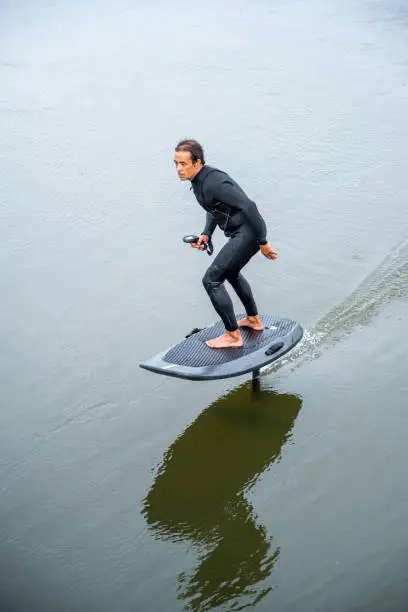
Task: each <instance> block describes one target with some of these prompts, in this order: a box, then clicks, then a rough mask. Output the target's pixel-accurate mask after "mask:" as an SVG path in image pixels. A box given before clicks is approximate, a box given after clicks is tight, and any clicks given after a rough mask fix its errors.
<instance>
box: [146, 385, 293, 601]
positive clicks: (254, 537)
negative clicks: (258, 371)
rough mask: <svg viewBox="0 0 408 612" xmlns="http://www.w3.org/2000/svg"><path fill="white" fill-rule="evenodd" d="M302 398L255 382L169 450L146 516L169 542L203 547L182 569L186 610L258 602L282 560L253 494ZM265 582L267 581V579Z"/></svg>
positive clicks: (236, 392) (287, 436) (202, 417)
mask: <svg viewBox="0 0 408 612" xmlns="http://www.w3.org/2000/svg"><path fill="white" fill-rule="evenodd" d="M300 407H301V400H300V398H299V397H297V396H295V395H284V394H278V393H276V392H275V391H273V390H268V389H262V390H260V391H258V392H257V393H256V395H254V396H252V395H251V393H249V392H248V387H244V388H242V387H241V388H238V389H236V390H234V391H233V392H232V393H230V394H229V395H227V396H225V397H222V398H220V399H218V400H217V401H216V402H214V403H213V404H212V405H211V406H210V407H209V408H207V409H206V410H205V411H204V412H202V413H201V414H200V416H199V417H198V418H197V419H196V420H195V421H194V422H193V423H192V424H191V425H190V426H189V427H188V428H187V429H186V431H184V433H183V434H182V435H181V436H180V437H179V438H177V440H176V441H175V442H174V443H173V444H172V445H171V446H170V447H169V449H168V450H167V452H166V453H165V455H164V458H163V461H162V463H161V465H160V466H159V469H158V471H157V475H156V478H155V481H154V483H153V485H152V487H151V489H150V491H149V493H148V495H147V496H146V498H145V500H144V506H143V513H144V516H145V518H146V520H147V523H148V524H149V526H150V528H151V529H152V530H153V532H154V534H155V535H156V536H157V537H159V538H162V539H167V540H172V541H177V542H180V541H188V542H192V543H193V544H194V545H196V546H197V551H198V557H199V564H198V567H197V568H196V569H194V570H193V571H192V573H191V575H187V574H185V573H181V574H180V575H179V578H178V582H179V599H181V600H184V602H185V609H186V610H192V611H196V610H200V611H203V610H210V609H213V608H216V607H219V606H225V605H227V604H228V609H229V610H239V609H243V608H244V607H249V606H253V605H254V604H255V603H256V602H257V601H259V600H260V599H261V598H263V597H264V596H265V595H266V594H267V593H268V592H269V591H270V590H271V588H272V587H271V586H267V585H266V583H265V582H263V581H264V580H265V579H266V578H267V577H268V576H269V575H270V573H271V571H272V568H273V566H274V564H275V563H276V561H277V559H278V557H279V552H280V551H279V548H278V547H272V537H271V536H269V535H268V533H267V532H266V529H265V526H264V525H262V524H260V523H259V521H258V518H257V515H256V512H255V510H254V508H253V506H252V505H251V502H250V501H249V500H248V498H247V494H248V491H249V490H250V489H251V487H253V486H254V484H255V483H256V481H257V480H258V478H259V477H260V476H261V474H262V473H263V472H264V471H265V470H266V469H267V468H268V467H269V466H270V465H271V464H272V463H274V462H277V461H279V459H280V457H281V451H282V447H283V446H284V444H285V443H286V442H287V441H288V440H289V439H290V437H291V430H292V428H293V425H294V422H295V419H296V416H297V414H298V412H299V410H300ZM262 583H263V584H262Z"/></svg>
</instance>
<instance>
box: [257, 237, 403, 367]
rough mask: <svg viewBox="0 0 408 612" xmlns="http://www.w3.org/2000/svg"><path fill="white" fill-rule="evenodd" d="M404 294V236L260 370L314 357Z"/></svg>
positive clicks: (302, 361)
mask: <svg viewBox="0 0 408 612" xmlns="http://www.w3.org/2000/svg"><path fill="white" fill-rule="evenodd" d="M407 296H408V240H404V241H403V242H401V243H400V244H399V245H398V246H397V247H396V248H395V249H393V250H392V251H391V253H389V255H387V257H386V258H385V259H384V260H383V261H382V262H381V264H380V265H379V266H378V267H377V268H375V270H374V271H373V272H371V274H369V276H367V278H365V279H364V281H363V282H362V283H361V284H360V285H359V286H358V287H357V289H356V290H355V291H354V292H353V293H352V294H351V295H350V296H348V297H347V298H346V299H345V300H344V302H342V303H341V304H340V305H338V306H336V307H335V308H333V309H332V310H331V311H330V312H329V313H327V314H326V315H325V316H324V317H323V318H322V319H320V320H319V321H318V322H317V323H316V324H315V325H314V327H312V328H311V329H309V330H306V331H305V334H304V336H303V339H302V342H301V343H299V344H298V346H297V347H296V348H295V349H294V350H293V351H291V352H290V353H289V354H288V355H287V356H286V357H283V358H282V359H280V360H279V361H276V362H275V363H274V364H272V365H271V366H268V367H267V368H265V370H263V372H262V374H269V373H272V372H276V371H278V370H280V369H281V368H283V367H290V369H292V370H293V369H295V368H298V367H300V366H301V365H302V364H304V363H305V362H308V361H310V360H312V359H316V358H317V357H319V356H320V355H321V353H322V352H323V351H324V350H325V349H326V348H328V347H330V346H333V345H334V344H337V342H340V341H341V340H343V339H344V338H346V337H347V336H349V335H350V334H351V333H352V332H353V331H355V330H356V329H358V328H359V327H362V326H365V325H367V324H368V323H369V322H370V321H371V320H372V319H373V318H374V317H375V316H376V315H377V314H378V313H379V312H380V311H381V310H382V309H383V307H384V306H385V305H386V304H388V303H390V302H392V301H394V300H398V299H404V298H406V297H407Z"/></svg>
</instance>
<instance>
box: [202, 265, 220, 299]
mask: <svg viewBox="0 0 408 612" xmlns="http://www.w3.org/2000/svg"><path fill="white" fill-rule="evenodd" d="M223 282H224V279H223V278H222V271H221V269H219V268H218V267H217V266H210V267H209V268H208V270H207V272H206V273H205V274H204V276H203V278H202V283H203V285H204V289H205V290H206V291H207V293H211V292H212V291H214V289H216V288H217V287H219V286H220V285H221V284H222V283H223Z"/></svg>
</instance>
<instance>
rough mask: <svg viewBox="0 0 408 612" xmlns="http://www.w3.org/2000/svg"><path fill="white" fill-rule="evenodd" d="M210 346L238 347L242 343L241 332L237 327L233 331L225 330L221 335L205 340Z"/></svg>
mask: <svg viewBox="0 0 408 612" xmlns="http://www.w3.org/2000/svg"><path fill="white" fill-rule="evenodd" d="M206 344H207V346H209V347H210V348H240V347H241V346H242V345H243V342H242V338H241V332H240V331H239V329H237V330H235V331H232V332H230V331H226V332H225V334H224V335H223V336H218V338H213V339H212V340H207V341H206Z"/></svg>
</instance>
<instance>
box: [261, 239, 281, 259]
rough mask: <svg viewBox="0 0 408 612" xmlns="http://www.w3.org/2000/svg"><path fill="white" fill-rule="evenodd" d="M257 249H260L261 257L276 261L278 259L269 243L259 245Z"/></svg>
mask: <svg viewBox="0 0 408 612" xmlns="http://www.w3.org/2000/svg"><path fill="white" fill-rule="evenodd" d="M259 248H260V249H261V253H262V255H264V256H265V257H267V258H268V259H276V258H277V257H278V253H277V252H276V251H274V250H273V248H272V247H271V245H270V244H269V242H267V243H266V244H261V245H260V247H259Z"/></svg>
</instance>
